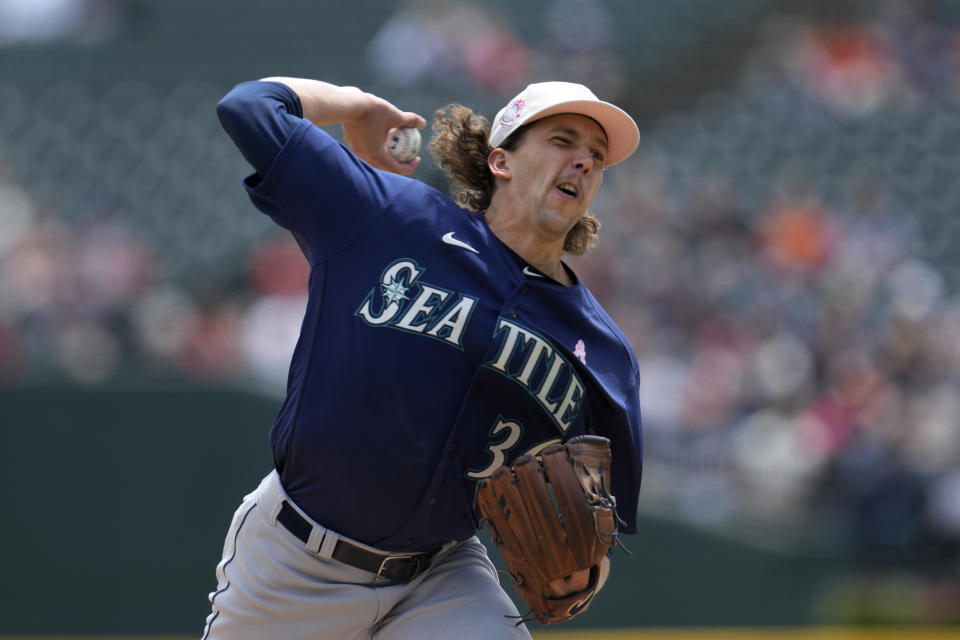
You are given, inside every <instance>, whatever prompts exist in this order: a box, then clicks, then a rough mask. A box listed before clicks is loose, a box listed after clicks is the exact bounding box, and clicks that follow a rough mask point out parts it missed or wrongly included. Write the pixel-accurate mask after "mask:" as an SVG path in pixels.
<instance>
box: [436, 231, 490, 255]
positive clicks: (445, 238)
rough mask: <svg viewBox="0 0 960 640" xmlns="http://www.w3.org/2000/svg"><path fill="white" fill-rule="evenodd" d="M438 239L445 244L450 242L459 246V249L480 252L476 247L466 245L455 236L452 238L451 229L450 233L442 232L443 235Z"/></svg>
mask: <svg viewBox="0 0 960 640" xmlns="http://www.w3.org/2000/svg"><path fill="white" fill-rule="evenodd" d="M440 239H441V240H443V241H444V242H445V243H447V244H452V245H453V246H455V247H460V248H461V249H466V250H467V251H473V252H474V253H476V254H479V253H480V252H479V251H477V250H476V249H474V248H473V247H471V246H470V245H468V244H467V243H466V242H463V241H462V240H457V239H456V238H454V237H453V231H451V232H450V233H445V234H443V237H442V238H440Z"/></svg>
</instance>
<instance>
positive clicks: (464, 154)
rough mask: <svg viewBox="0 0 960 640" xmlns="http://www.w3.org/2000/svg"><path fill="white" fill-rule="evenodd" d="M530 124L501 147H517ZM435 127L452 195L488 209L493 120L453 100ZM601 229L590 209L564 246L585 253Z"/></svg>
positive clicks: (435, 151)
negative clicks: (488, 161) (491, 125)
mask: <svg viewBox="0 0 960 640" xmlns="http://www.w3.org/2000/svg"><path fill="white" fill-rule="evenodd" d="M528 127H529V125H525V126H523V127H520V128H519V129H517V130H516V131H514V132H513V133H512V134H511V135H510V137H509V138H507V139H506V140H505V141H504V143H503V144H502V145H500V147H501V148H503V149H506V150H507V151H511V150H513V149H515V148H516V147H517V145H518V144H520V141H521V140H522V139H523V136H524V134H525V133H526V132H527V130H528ZM432 128H433V135H432V137H431V138H430V154H431V155H432V156H433V160H434V162H435V163H436V165H437V166H438V167H439V168H440V169H441V170H442V171H443V173H444V174H445V175H446V176H447V180H448V181H449V184H450V195H451V196H452V197H453V199H454V200H455V201H456V203H457V204H459V205H460V206H462V207H463V208H465V209H467V210H469V211H473V212H474V213H479V212H481V211H486V210H487V208H488V207H489V206H490V200H491V198H492V197H493V192H494V191H495V189H496V183H495V182H494V179H493V174H492V173H490V168H489V167H488V166H487V157H488V156H489V155H490V152H491V151H493V148H492V147H491V146H490V143H489V142H488V140H489V138H490V122H489V121H488V120H487V119H486V118H485V117H483V116H482V115H480V114H477V113H474V112H473V111H472V110H471V109H470V108H469V107H465V106H463V105H461V104H450V105H447V106H446V107H443V108H442V109H438V110H437V111H436V113H435V114H434V121H433V127H432ZM599 230H600V221H599V220H597V219H596V218H595V217H593V216H592V215H590V213H589V212H587V213H585V214H584V215H583V217H581V218H580V220H578V221H577V224H576V225H574V227H573V228H572V229H570V231H568V232H567V237H566V238H564V241H563V250H564V251H565V252H567V253H569V254H570V255H574V256H582V255H583V254H585V253H586V252H587V251H588V250H589V249H590V248H591V247H592V246H593V245H594V244H595V243H596V239H597V232H598V231H599Z"/></svg>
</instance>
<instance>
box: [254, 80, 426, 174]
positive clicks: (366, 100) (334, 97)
mask: <svg viewBox="0 0 960 640" xmlns="http://www.w3.org/2000/svg"><path fill="white" fill-rule="evenodd" d="M263 82H279V83H281V84H283V85H285V86H287V87H289V88H290V89H291V90H293V91H294V92H295V93H296V94H297V96H298V98H299V99H300V104H301V105H302V108H303V117H304V118H306V119H308V120H310V121H311V122H313V123H314V124H315V125H317V126H320V127H322V126H326V125H330V124H341V125H343V141H344V143H345V144H346V145H347V146H348V147H350V149H351V150H352V151H353V152H354V153H355V154H357V156H359V157H361V158H363V159H364V160H365V161H366V162H367V163H368V164H370V166H372V167H376V168H377V169H384V170H386V171H392V172H393V173H399V174H401V175H408V174H410V173H413V170H414V169H416V166H417V164H418V162H419V160H418V161H415V162H408V163H400V162H397V161H396V159H394V158H393V157H392V156H391V155H390V154H389V153H387V149H386V141H387V132H389V131H390V129H393V128H394V127H413V128H416V129H422V128H424V127H425V126H426V124H427V122H426V120H424V119H423V118H422V117H421V116H419V115H417V114H416V113H412V112H409V111H401V110H400V109H398V108H397V107H395V106H394V105H392V104H391V103H389V102H387V101H386V100H384V99H383V98H379V97H377V96H375V95H373V94H370V93H364V92H363V91H361V90H360V89H358V88H356V87H339V86H336V85H333V84H330V83H328V82H322V81H320V80H310V79H307V78H286V77H279V76H278V77H270V78H264V79H263Z"/></svg>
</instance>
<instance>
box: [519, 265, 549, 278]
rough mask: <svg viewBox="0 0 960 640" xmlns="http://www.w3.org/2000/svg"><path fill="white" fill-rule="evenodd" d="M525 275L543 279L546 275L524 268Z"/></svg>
mask: <svg viewBox="0 0 960 640" xmlns="http://www.w3.org/2000/svg"><path fill="white" fill-rule="evenodd" d="M523 275H526V276H530V277H531V278H543V277H544V275H543V274H542V273H537V272H536V271H534V270H533V269H531V268H530V267H524V268H523Z"/></svg>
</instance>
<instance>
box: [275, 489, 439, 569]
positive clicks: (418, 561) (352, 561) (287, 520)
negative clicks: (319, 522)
mask: <svg viewBox="0 0 960 640" xmlns="http://www.w3.org/2000/svg"><path fill="white" fill-rule="evenodd" d="M277 521H278V522H280V524H282V525H283V526H284V527H286V528H287V531H289V532H290V533H292V534H293V535H295V536H296V537H298V538H299V539H300V540H302V541H303V542H304V543H306V542H307V540H309V538H310V531H312V530H313V525H312V524H311V523H310V522H309V521H308V520H306V519H305V518H304V517H303V516H301V515H300V514H299V513H297V510H296V509H294V508H293V506H292V505H291V504H290V503H289V502H287V501H286V500H284V502H283V506H282V507H281V508H280V514H279V515H278V516H277ZM438 551H440V549H436V550H434V551H425V552H422V553H397V554H384V553H376V552H374V551H368V550H366V549H364V548H363V547H358V546H357V545H355V544H352V543H350V542H347V541H346V540H343V539H340V540H338V541H337V544H336V546H335V547H334V548H333V555H332V557H333V559H334V560H337V561H339V562H342V563H344V564H348V565H350V566H351V567H356V568H357V569H362V570H364V571H368V572H370V573H372V574H375V575H376V576H377V577H382V578H386V579H388V580H389V581H390V582H394V583H403V582H410V581H411V580H413V579H414V578H415V577H417V576H418V575H419V574H420V572H421V571H425V570H426V569H427V567H429V566H430V561H431V560H433V557H434V556H435V555H437V552H438Z"/></svg>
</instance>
